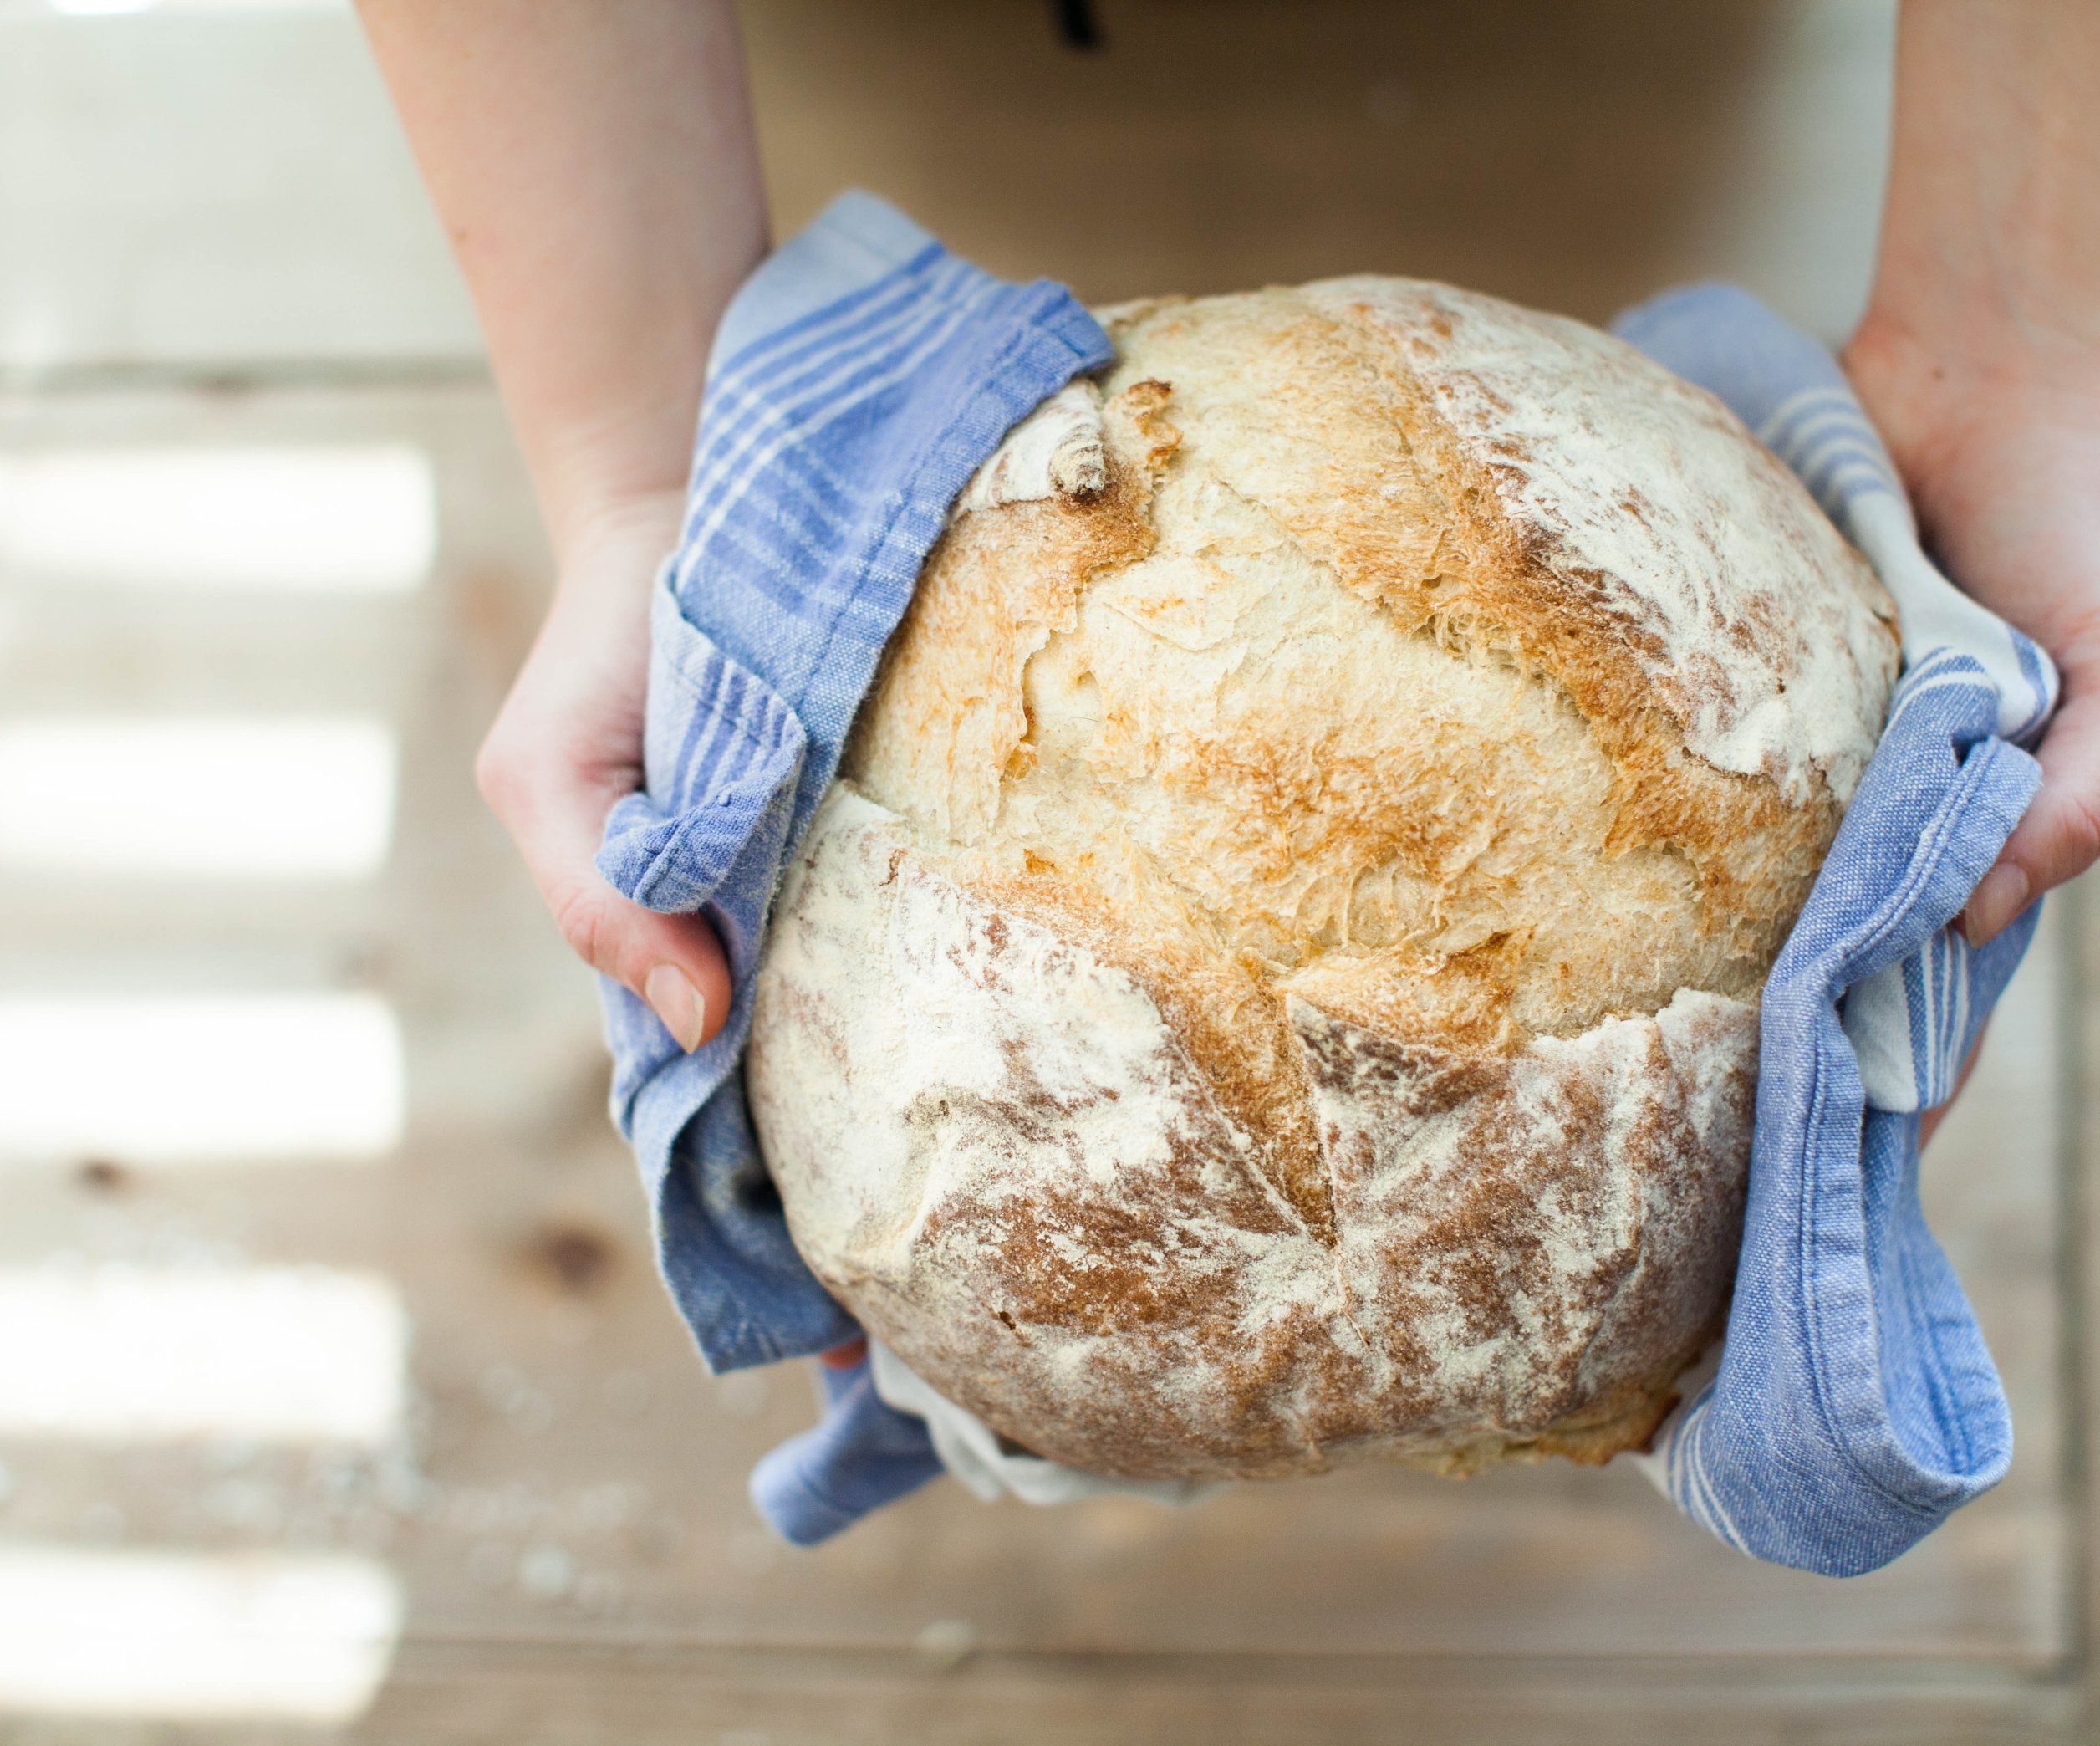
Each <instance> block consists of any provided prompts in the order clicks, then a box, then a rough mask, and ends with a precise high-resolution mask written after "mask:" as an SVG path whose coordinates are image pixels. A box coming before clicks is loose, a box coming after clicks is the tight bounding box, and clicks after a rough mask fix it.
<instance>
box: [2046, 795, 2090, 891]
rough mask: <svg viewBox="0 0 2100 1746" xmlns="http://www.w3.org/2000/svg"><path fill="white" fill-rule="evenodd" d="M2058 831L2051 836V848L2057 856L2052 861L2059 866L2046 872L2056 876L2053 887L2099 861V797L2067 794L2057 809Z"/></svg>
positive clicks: (2054, 831) (2054, 866) (2052, 857)
mask: <svg viewBox="0 0 2100 1746" xmlns="http://www.w3.org/2000/svg"><path fill="white" fill-rule="evenodd" d="M2056 827H2057V828H2056V829H2055V830H2053V831H2052V832H2051V833H2050V835H2052V837H2053V838H2054V839H2055V841H2054V844H2053V845H2052V846H2054V848H2055V849H2056V851H2057V852H2056V854H2055V855H2052V856H2051V857H2050V859H2051V860H2052V861H2054V862H2055V863H2056V864H2057V865H2053V866H2052V867H2050V868H2049V869H2048V871H2049V872H2050V873H2052V875H2053V876H2054V878H2052V881H2051V883H2052V884H2053V883H2055V882H2056V881H2058V880H2063V879H2069V878H2072V876H2075V875H2077V874H2079V873H2082V872H2083V871H2085V870H2086V869H2087V867H2089V866H2091V865H2092V864H2093V862H2094V861H2095V860H2100V797H2096V796H2094V795H2092V794H2083V793H2075V792H2074V793H2071V794H2065V795H2064V796H2063V797H2062V801H2061V803H2060V804H2059V805H2058V807H2057V819H2056Z"/></svg>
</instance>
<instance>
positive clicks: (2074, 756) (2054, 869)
mask: <svg viewBox="0 0 2100 1746" xmlns="http://www.w3.org/2000/svg"><path fill="white" fill-rule="evenodd" d="M2036 756H2037V757H2038V758H2040V760H2041V790H2040V792H2039V793H2037V794H2036V795H2035V798H2034V802H2033V804H2031V806H2029V807H2028V809H2027V812H2026V817H2024V818H2023V819H2021V821H2020V823H2019V825H2018V826H2017V827H2016V829H2015V830H2014V831H2013V833H2012V835H2011V836H2010V837H2008V838H2006V846H2005V847H2004V848H2003V849H2002V850H2000V851H1999V854H1998V860H1997V865H1995V866H1994V867H1992V868H1991V870H1990V871H1989V872H1988V873H1986V874H1985V875H1984V876H1983V879H1982V880H1981V881H1980V883H1979V884H1978V885H1977V886H1976V889H1975V892H1974V893H1973V894H1972V895H1971V896H1970V899H1969V902H1968V905H1967V906H1966V907H1965V909H1964V910H1963V911H1962V914H1961V931H1962V932H1963V934H1964V935H1965V937H1967V939H1968V941H1969V943H1970V945H1971V946H1980V945H1982V944H1983V943H1984V942H1985V941H1986V940H1990V939H1991V938H1993V937H1996V935H1997V934H1999V933H2000V932H2002V931H2003V930H2004V929H2005V928H2006V926H2007V925H2008V924H2009V923H2010V922H2011V921H2012V920H2013V918H2014V917H2015V916H2017V915H2019V914H2020V912H2021V911H2022V910H2024V909H2026V906H2028V905H2029V904H2030V903H2031V902H2033V901H2034V900H2035V899H2036V898H2037V897H2039V896H2041V894H2042V893H2043V892H2044V891H2047V890H2049V889H2050V888H2051V887H2052V886H2059V885H2062V883H2063V882H2064V881H2066V880H2067V879H2070V878H2072V877H2074V876H2076V875H2077V874H2080V873H2082V872H2084V871H2085V870H2086V869H2087V867H2089V866H2091V865H2092V863H2093V861H2094V860H2095V859H2096V858H2100V692H2087V693H2085V694H2083V695H2082V696H2079V697H2073V698H2072V699H2071V700H2069V701H2068V702H2066V703H2065V704H2064V706H2063V707H2062V709H2061V710H2059V711H2058V712H2057V717H2056V719H2055V720H2054V721H2053V722H2051V723H2050V724H2049V732H2048V734H2047V736H2046V738H2044V739H2043V740H2042V742H2041V749H2040V751H2039V752H2038V753H2036Z"/></svg>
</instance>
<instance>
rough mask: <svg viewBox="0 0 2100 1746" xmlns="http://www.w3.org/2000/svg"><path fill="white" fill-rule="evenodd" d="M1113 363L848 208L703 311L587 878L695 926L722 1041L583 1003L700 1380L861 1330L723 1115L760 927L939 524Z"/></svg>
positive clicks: (634, 1010)
mask: <svg viewBox="0 0 2100 1746" xmlns="http://www.w3.org/2000/svg"><path fill="white" fill-rule="evenodd" d="M1109 355H1110V353H1109V343H1108V340H1107V339H1106V338H1105V336H1104V334H1102V332H1101V329H1099V328H1098V326H1097V325H1096V324H1095V323H1094V321H1093V318H1092V317H1091V316H1089V315H1088V314H1087V312H1086V311H1085V310H1084V309H1082V308H1081V307H1080V306H1079V304H1078V303H1076V302H1075V301H1074V300H1073V297H1072V294H1070V293H1069V292H1068V291H1067V290H1066V289H1065V288H1063V286H1062V285H1057V284H1053V283H1047V282H1040V283H1035V284H1032V285H1013V284H1009V283H1006V282H1005V281H1003V280H1000V279H996V278H992V277H991V275H990V274H988V273H983V272H981V271H979V270H978V269H977V268H975V267H973V266H971V264H970V263H967V262H966V261H962V260H959V259H957V258H956V257H955V256H954V255H952V254H951V253H948V252H947V251H946V249H944V248H941V247H940V244H939V243H938V242H935V240H934V239H933V238H932V237H930V236H928V235H927V234H926V232H924V231H923V230H921V229H920V227H918V226H917V225H915V224H914V223H912V222H910V220H909V219H907V218H905V217H904V216H903V215H902V214H900V213H899V212H895V210H894V209H892V208H891V207H888V206H886V205H884V203H883V202H880V201H878V200H875V199H874V198H873V197H870V196H868V195H865V194H859V193H849V194H847V195H844V196H842V197H840V198H839V199H838V201H837V202H834V203H833V205H832V206H831V207H829V208H828V210H827V211H826V212H824V213H823V215H822V216H821V217H819V218H818V220H817V221H816V222H815V223H813V225H812V226H811V227H809V228H808V230H807V231H805V232H803V233H802V234H801V235H800V236H798V237H796V238H795V239H794V240H793V241H792V242H788V243H787V245H786V246H784V247H783V248H781V249H779V250H778V251H777V253H774V254H773V255H772V257H771V258H769V259H768V260H767V261H766V262H765V263H763V264H762V266H761V267H760V268H758V270H757V273H754V274H753V275H752V278H751V279H750V280H748V281H747V283H745V285H744V286H743V288H742V289H741V290H740V291H739V292H738V294H737V297H736V299H734V301H733V302H732V304H731V307H730V309H729V310H728V311H727V312H726V314H725V316H724V319H723V321H722V325H721V331H720V333H719V334H718V335H717V336H716V345H715V351H714V355H713V358H712V359H711V364H710V369H709V375H708V382H707V391H706V405H705V406H704V409H703V411H702V412H701V421H700V430H699V434H698V437H697V442H696V452H695V455H694V461H693V470H692V477H691V487H690V489H689V492H688V495H687V507H686V520H685V525H684V528H683V530H682V532H681V534H680V538H679V541H678V544H677V548H676V549H675V551H674V552H673V554H672V555H671V557H670V559H669V560H668V562H667V563H666V564H665V566H664V569H663V570H662V572H661V574H660V576H659V578H658V580H657V585H656V588H655V600H654V606H653V615H652V621H651V637H652V647H651V653H650V676H649V702H648V712H647V717H646V725H645V736H644V758H645V788H644V789H643V790H642V791H641V792H640V793H638V794H633V795H630V796H629V797H628V798H627V799H625V800H624V801H622V802H621V803H620V804H619V806H617V807H616V808H615V809H614V811H613V814H612V815H611V817H610V818H609V819H608V821H607V824H606V830H605V840H604V846H603V848H602V849H601V850H600V851H599V858H598V865H599V870H600V871H601V872H602V873H603V874H604V876H605V877H606V878H607V879H608V880H609V881H611V883H612V884H613V885H614V886H615V887H617V888H618V889H619V891H622V892H624V894H625V895H626V896H629V897H631V898H632V899H634V900H635V901H636V902H637V903H641V904H645V905H646V906H649V907H650V908H652V909H655V910H661V911H701V912H702V913H704V914H705V915H706V916H707V917H708V918H709V920H711V922H713V923H714V925H715V927H716V931H717V932H719V933H720V935H721V940H722V944H723V946H724V947H725V949H726V952H727V953H728V957H729V966H730V972H731V977H732V978H733V981H734V986H735V989H736V993H735V998H734V1000H733V1002H732V1004H731V1010H730V1014H729V1019H728V1022H727V1023H726V1024H725V1025H724V1026H723V1028H722V1029H721V1033H720V1034H718V1035H717V1036H716V1038H715V1039H714V1040H713V1041H712V1042H711V1043H710V1044H708V1045H707V1046H706V1048H704V1049H700V1050H698V1051H696V1053H694V1054H691V1055H688V1054H684V1053H683V1052H682V1051H681V1050H680V1049H679V1047H678V1045H677V1044H676V1043H675V1042H674V1041H673V1040H672V1039H671V1037H670V1034H669V1033H668V1032H666V1031H665V1029H663V1027H662V1026H661V1025H660V1024H658V1023H657V1020H656V1019H655V1014H653V1013H651V1012H650V1010H649V1008H647V1007H646V1006H645V1004H643V1003H642V1002H641V1001H640V1000H639V999H637V998H635V996H633V995H632V994H630V993H628V992H627V991H626V990H625V989H624V988H620V987H619V986H618V985H617V984H616V983H611V982H609V981H608V982H606V983H604V988H603V992H604V1003H605V1019H606V1029H607V1033H608V1037H609V1042H610V1044H611V1046H612V1051H613V1056H614V1078H613V1113H614V1119H615V1120H616V1121H618V1122H619V1125H620V1127H621V1130H622V1131H623V1132H624V1133H625V1134H626V1135H627V1136H629V1139H630V1140H631V1141H633V1144H634V1146H635V1152H636V1155H637V1157H638V1159H639V1161H640V1166H641V1171H642V1176H643V1178H644V1182H645V1187H647V1189H648V1191H649V1194H650V1205H651V1209H652V1213H653V1215H654V1219H655V1233H656V1238H657V1244H658V1252H659V1255H660V1259H661V1262H662V1265H663V1270H664V1274H665V1280H666V1281H667V1283H668V1284H669V1285H670V1290H671V1293H672V1295H673V1296H674V1298H675V1299H676V1301H677V1304H678V1307H679V1309H680V1311H681V1312H682V1313H683V1314H684V1315H685V1317H686V1321H687V1322H688V1323H689V1324H690V1325H691V1328H692V1330H693V1333H694V1335H695V1336H696V1339H697V1340H698V1341H699V1344H700V1348H701V1353H702V1355H704V1356H705V1358H706V1361H707V1363H708V1365H709V1366H711V1368H713V1369H716V1370H718V1371H720V1370H733V1369H737V1368H739V1367H742V1366H747V1365H753V1364H764V1363H769V1362H771V1361H774V1360H776V1359H781V1358H788V1357H794V1356H798V1355H803V1354H807V1353H811V1352H817V1351H821V1350H824V1349H826V1348H827V1347H829V1346H833V1345H837V1344H838V1343H839V1342H840V1341H842V1340H848V1339H850V1338H851V1337H853V1335H854V1334H855V1333H856V1332H857V1331H858V1330H857V1329H856V1328H855V1326H854V1323H853V1322H852V1320H850V1319H849V1317H848V1316H847V1315H846V1314H845V1312H844V1310H841V1309H840V1308H839V1307H838V1304H836V1303H834V1302H833V1300H832V1299H831V1298H830V1297H829V1296H828V1294H826V1293H825V1291H824V1290H823V1288H822V1287H821V1286H820V1285H818V1283H817V1281H816V1279H815V1278H814V1277H813V1275H812V1274H810V1272H809V1270H808V1268H807V1267H805V1266H804V1265H803V1262H802V1259H801V1258H800V1257H799V1256H798V1255H797V1253H795V1249H794V1245H793V1243H792V1242H790V1241H789V1239H788V1236H787V1223H786V1220H785V1219H784V1218H782V1213H781V1210H780V1203H779V1199H778V1197H777V1195H776V1194H775V1193H774V1192H773V1188H772V1181H771V1179H770V1178H769V1177H767V1173H766V1168H765V1164H764V1161H763V1160H762V1158H761V1157H760V1156H759V1152H758V1147H757V1141H756V1140H755V1139H754V1137H753V1136H752V1128H751V1122H750V1120H749V1117H748V1115H747V1110H746V1108H745V1104H744V1097H743V1082H742V1074H741V1071H740V1064H741V1061H742V1054H743V1047H744V1041H745V1039H746V1037H747V1035H748V1034H749V1032H750V1029H751V986H752V972H753V970H754V969H755V968H756V967H757V962H758V955H759V948H760V946H761V944H762V939H763V936H764V932H765V923H766V912H767V906H768V905H769V904H770V903H771V902H772V895H773V891H774V888H775V886H777V884H778V882H779V879H780V876H781V873H782V869H783V868H784V866H785V865H786V863H787V857H788V856H789V855H792V854H793V851H794V848H795V845H796V844H797V842H798V840H800V838H801V836H802V835H803V831H804V830H805V829H806V828H807V827H808V823H809V819H810V816H811V814H813V812H814V810H815V809H816V805H817V802H818V799H820V798H821V797H822V795H823V792H824V790H825V789H826V788H827V787H828V785H829V784H830V781H831V779H832V773H833V771H834V770H835V769H836V768H837V767H838V755H839V752H840V750H841V748H842V747H843V745H844V740H845V736H846V732H847V729H848V728H849V726H850V725H851V723H852V721H853V715H854V710H855V709H856V708H857V707H859V702H860V699H861V697H862V695H863V693H864V692H865V691H866V690H867V688H868V686H869V682H870V681H871V680H872V678H873V677H874V670H875V664H876V662H877V661H878V660H879V658H880V656H881V654H882V650H883V646H884V643H885V642H886V641H888V640H889V633H890V632H891V631H893V630H894V629H895V627H896V624H897V621H898V620H899V619H900V617H901V616H902V615H903V613H904V610H905V604H906V602H907V601H909V600H910V597H911V589H912V585H913V583H914V582H915V580H916V579H917V577H918V574H919V567H920V563H921V562H922V561H923V560H924V559H925V555H926V553H927V551H928V550H929V549H930V548H931V546H932V544H933V542H934V540H935V538H936V537H937V536H938V535H939V534H940V528H941V525H942V523H943V522H944V521H945V519H946V516H947V513H948V506H949V504H950V503H951V502H952V501H953V500H954V498H955V497H956V493H958V492H959V491H961V488H962V487H963V484H964V482H966V480H967V479H968V478H969V477H970V475H971V473H972V472H975V471H976V468H977V467H978V465H979V463H980V462H982V461H983V460H984V459H985V458H986V457H987V456H988V455H990V454H991V452H992V451H993V449H995V448H996V447H997V446H998V443H999V440H1000V438H1001V437H1002V436H1004V435H1005V433H1006V431H1007V427H1008V426H1011V425H1012V424H1013V423H1014V422H1015V421H1017V420H1018V419H1020V418H1022V416H1025V415H1026V414H1027V413H1028V412H1029V411H1032V409H1033V408H1034V407H1035V406H1036V405H1037V403H1038V402H1040V401H1042V400H1043V399H1044V398H1046V397H1047V396H1049V395H1051V394H1053V393H1054V392H1055V391H1057V390H1058V389H1059V388H1060V387H1062V386H1063V385H1064V384H1065V383H1066V382H1067V381H1068V380H1071V378H1072V377H1073V375H1077V374H1078V373H1080V372H1081V371H1083V370H1093V369H1096V368H1098V367H1099V366H1100V365H1104V363H1106V362H1107V361H1108V360H1109Z"/></svg>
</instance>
